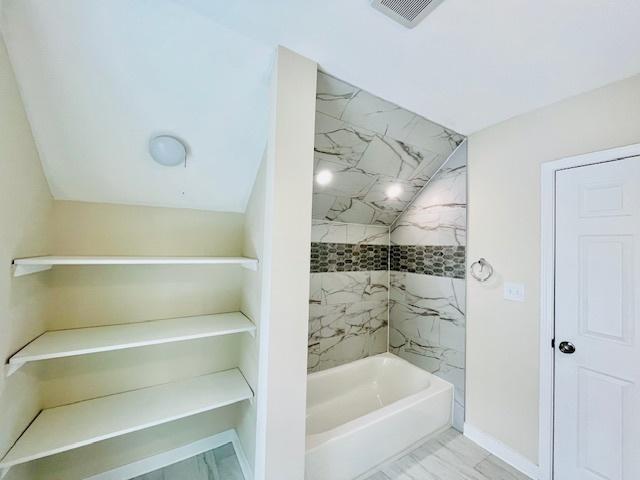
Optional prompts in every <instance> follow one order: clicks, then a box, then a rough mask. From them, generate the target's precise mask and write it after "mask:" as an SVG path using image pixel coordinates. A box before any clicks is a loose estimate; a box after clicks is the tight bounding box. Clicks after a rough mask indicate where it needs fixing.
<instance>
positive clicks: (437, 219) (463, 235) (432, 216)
mask: <svg viewBox="0 0 640 480" xmlns="http://www.w3.org/2000/svg"><path fill="white" fill-rule="evenodd" d="M391 242H392V243H393V244H395V245H463V246H464V245H466V243H467V172H466V166H464V165H462V166H455V165H454V166H449V165H447V166H445V168H443V169H442V170H441V171H440V172H438V174H437V175H436V176H435V177H434V178H433V179H432V180H431V181H430V182H429V183H428V185H427V186H426V187H425V188H424V190H423V191H422V192H421V193H420V195H419V196H418V197H417V198H416V199H415V200H414V202H413V203H412V204H411V206H409V208H408V209H407V210H406V211H405V212H404V213H403V214H402V216H401V217H400V218H398V220H397V222H396V223H395V224H394V225H393V227H392V231H391Z"/></svg>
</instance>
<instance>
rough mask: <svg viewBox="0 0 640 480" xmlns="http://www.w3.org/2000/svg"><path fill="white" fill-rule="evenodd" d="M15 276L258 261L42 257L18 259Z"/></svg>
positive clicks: (255, 264) (252, 263)
mask: <svg viewBox="0 0 640 480" xmlns="http://www.w3.org/2000/svg"><path fill="white" fill-rule="evenodd" d="M13 265H14V267H15V268H14V276H16V277H19V276H22V275H28V274H30V273H36V272H41V271H43V270H49V269H50V268H52V267H54V266H57V265H241V266H243V267H245V268H249V269H251V270H256V269H257V268H258V260H256V259H255V258H247V257H144V256H143V257H114V256H97V257H95V256H42V257H29V258H17V259H15V260H14V261H13Z"/></svg>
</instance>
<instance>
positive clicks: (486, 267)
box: [469, 258, 493, 282]
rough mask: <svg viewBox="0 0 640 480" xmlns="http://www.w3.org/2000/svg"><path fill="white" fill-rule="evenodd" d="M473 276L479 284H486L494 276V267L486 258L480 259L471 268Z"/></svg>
mask: <svg viewBox="0 0 640 480" xmlns="http://www.w3.org/2000/svg"><path fill="white" fill-rule="evenodd" d="M469 272H470V273H471V276H472V277H473V278H475V279H476V280H477V281H479V282H486V281H487V280H489V279H490V278H491V275H493V267H492V266H491V264H490V263H489V262H487V261H486V260H485V259H484V258H481V259H479V260H478V261H476V262H473V263H472V264H471V267H469Z"/></svg>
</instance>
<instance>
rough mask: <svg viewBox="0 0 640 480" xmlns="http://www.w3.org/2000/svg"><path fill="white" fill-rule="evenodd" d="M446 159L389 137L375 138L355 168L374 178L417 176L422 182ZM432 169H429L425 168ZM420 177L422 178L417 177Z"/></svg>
mask: <svg viewBox="0 0 640 480" xmlns="http://www.w3.org/2000/svg"><path fill="white" fill-rule="evenodd" d="M445 160H446V157H442V156H440V155H438V154H437V153H433V152H430V151H428V150H424V149H418V148H416V147H413V146H411V145H408V144H405V143H402V142H400V141H398V140H395V139H394V138H392V137H390V136H375V137H374V138H373V139H372V140H371V142H370V143H369V146H368V148H367V149H366V151H365V152H364V153H363V155H362V158H361V159H360V161H359V162H358V163H357V167H358V168H359V169H361V170H364V171H366V172H371V173H374V174H376V175H383V176H385V177H391V178H395V179H397V180H411V179H414V178H416V177H418V178H420V179H421V180H422V181H423V185H424V182H426V181H427V180H429V178H430V176H428V175H427V173H426V172H431V174H432V175H433V171H435V169H437V168H439V167H440V165H442V164H443V163H444V161H445ZM430 165H431V166H432V169H431V170H429V169H428V168H427V167H428V166H430ZM420 174H421V175H423V176H422V177H421V176H420Z"/></svg>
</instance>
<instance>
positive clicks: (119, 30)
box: [0, 0, 640, 211]
mask: <svg viewBox="0 0 640 480" xmlns="http://www.w3.org/2000/svg"><path fill="white" fill-rule="evenodd" d="M2 4H4V8H3V18H2V30H3V35H4V37H5V40H6V43H7V47H8V50H9V53H10V56H11V60H12V63H13V65H14V68H15V71H16V76H17V78H18V82H19V84H20V87H21V90H22V94H23V100H24V103H25V105H26V108H27V113H28V116H29V119H30V122H31V125H32V128H33V131H34V136H35V139H36V143H37V145H38V149H39V151H40V154H41V159H42V162H43V165H44V168H45V173H46V175H47V178H48V180H49V183H50V186H51V190H52V193H53V194H54V196H55V197H56V198H61V199H73V200H84V201H96V202H117V203H134V204H146V205H159V206H174V207H188V208H202V209H211V210H226V211H242V210H243V209H244V207H245V203H246V199H247V198H248V194H249V191H250V189H251V186H252V184H253V180H254V178H255V173H256V170H257V166H258V164H259V162H260V158H261V154H262V151H263V148H264V145H265V141H266V119H267V107H268V76H269V71H270V66H271V62H272V55H273V51H274V47H275V46H276V45H278V44H281V45H284V46H286V47H288V48H291V49H293V50H295V51H297V52H299V53H301V54H303V55H306V56H307V57H309V58H312V59H314V60H316V61H318V62H319V64H320V66H321V68H322V69H323V70H324V71H326V72H329V73H331V74H332V75H335V76H336V77H337V78H341V79H344V80H346V81H348V82H350V83H351V84H354V85H357V86H358V87H360V88H362V89H364V90H366V91H368V92H371V93H372V94H375V95H377V96H378V97H381V98H384V99H385V100H388V101H391V102H393V103H395V104H397V105H401V106H402V107H403V108H405V109H407V110H409V111H412V112H414V113H416V114H418V115H420V116H423V117H425V118H428V119H430V120H433V121H435V122H437V123H438V124H441V125H445V126H446V127H448V128H450V129H452V130H454V131H457V132H459V133H461V134H465V135H467V134H470V133H472V132H475V131H477V130H479V129H482V128H484V127H487V126H489V125H492V124H495V123H497V122H500V121H503V120H505V119H508V118H510V117H513V116H516V115H519V114H522V113H525V112H527V111H530V110H533V109H535V108H538V107H541V106H544V105H547V104H549V103H552V102H555V101H558V100H561V99H563V98H566V97H568V96H572V95H576V94H578V93H581V92H584V91H588V90H591V89H594V88H597V87H599V86H602V85H605V84H607V83H610V82H613V81H616V80H619V79H622V78H625V77H628V76H631V75H634V74H637V73H640V41H639V40H638V38H639V37H638V33H637V26H638V22H639V20H640V2H639V1H638V0H616V1H604V0H562V1H557V0H538V1H535V2H534V1H531V0H509V1H505V0H486V1H478V0H445V1H444V2H443V3H442V4H441V5H440V6H439V7H438V8H437V9H436V10H435V11H434V12H433V13H432V14H431V15H429V16H428V17H427V18H426V19H425V21H424V22H422V23H421V24H420V25H418V26H417V27H416V28H414V29H412V30H408V29H405V28H404V27H402V26H400V25H398V24H396V23H394V22H393V21H391V20H390V19H389V18H387V17H385V16H383V15H382V14H380V13H379V12H377V11H375V10H374V9H372V8H371V6H370V0H349V1H345V0H323V1H314V0H269V1H256V0H233V1H222V0H2V2H1V3H0V5H2ZM167 132H169V133H174V134H176V135H178V136H180V137H182V138H183V139H184V140H186V142H187V143H188V145H189V147H190V151H191V155H190V158H189V162H188V165H187V168H181V167H174V168H165V167H160V166H157V165H155V164H154V163H153V162H152V161H151V160H150V159H149V157H148V154H147V151H146V148H147V141H148V139H149V137H151V136H152V135H154V134H157V133H167Z"/></svg>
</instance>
